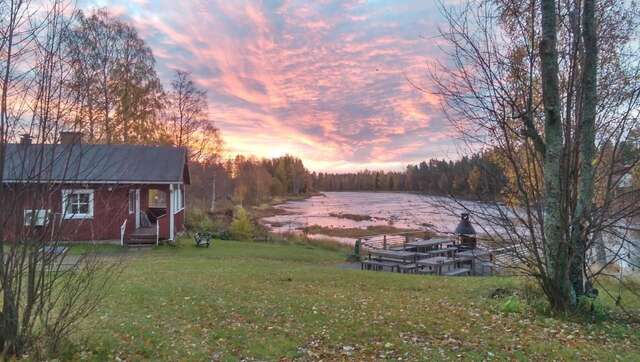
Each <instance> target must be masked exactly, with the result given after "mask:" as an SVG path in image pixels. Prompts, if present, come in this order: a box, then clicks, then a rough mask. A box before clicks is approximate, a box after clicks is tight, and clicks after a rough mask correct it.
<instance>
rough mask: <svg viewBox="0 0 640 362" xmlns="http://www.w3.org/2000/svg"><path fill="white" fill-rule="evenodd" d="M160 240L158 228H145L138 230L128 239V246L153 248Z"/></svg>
mask: <svg viewBox="0 0 640 362" xmlns="http://www.w3.org/2000/svg"><path fill="white" fill-rule="evenodd" d="M157 240H158V236H157V234H156V228H155V227H154V226H152V227H145V228H138V229H136V230H135V231H134V232H133V233H131V235H129V236H128V237H127V240H126V242H127V246H151V245H155V244H156V241H157Z"/></svg>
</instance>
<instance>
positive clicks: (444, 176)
mask: <svg viewBox="0 0 640 362" xmlns="http://www.w3.org/2000/svg"><path fill="white" fill-rule="evenodd" d="M191 173H192V175H191V179H192V185H191V187H190V191H189V193H190V195H191V196H190V198H191V199H192V205H193V204H196V205H198V206H200V207H202V208H210V207H211V195H212V193H213V189H214V185H213V183H214V182H215V195H216V202H217V207H223V205H225V206H229V205H238V204H240V205H245V206H248V205H260V204H262V203H266V202H269V201H271V200H272V199H273V198H276V197H285V196H303V195H309V194H311V193H314V192H318V191H404V192H420V193H425V194H430V195H446V196H449V195H453V196H456V197H461V198H468V199H482V200H495V199H497V198H498V197H499V194H500V190H501V189H502V188H503V187H504V186H505V183H506V181H505V180H506V177H505V176H504V175H503V174H502V172H501V170H500V167H498V166H497V163H496V162H494V161H493V155H492V154H491V153H478V154H474V155H472V156H470V157H462V158H461V159H459V160H455V161H445V160H435V159H432V160H428V161H423V162H421V163H419V164H417V165H409V166H407V168H406V170H405V171H402V172H401V171H369V170H364V171H360V172H357V173H344V174H337V173H324V172H320V173H317V172H310V171H309V170H307V169H306V168H305V166H304V164H303V162H302V160H301V159H299V158H297V157H294V156H290V155H286V156H282V157H278V158H273V159H259V158H255V157H244V156H236V157H235V158H233V159H229V160H227V161H224V162H218V163H214V164H205V163H198V162H196V163H192V165H191Z"/></svg>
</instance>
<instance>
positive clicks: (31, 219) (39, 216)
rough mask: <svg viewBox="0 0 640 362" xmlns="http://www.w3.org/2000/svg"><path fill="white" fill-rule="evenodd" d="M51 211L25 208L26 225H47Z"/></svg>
mask: <svg viewBox="0 0 640 362" xmlns="http://www.w3.org/2000/svg"><path fill="white" fill-rule="evenodd" d="M50 214H51V211H50V210H48V209H35V210H30V209H25V210H24V225H25V226H45V225H46V224H48V223H49V216H50Z"/></svg>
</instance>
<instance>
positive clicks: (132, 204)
mask: <svg viewBox="0 0 640 362" xmlns="http://www.w3.org/2000/svg"><path fill="white" fill-rule="evenodd" d="M127 197H128V201H127V202H128V203H129V215H133V214H135V213H136V190H135V189H131V190H129V194H127ZM132 197H133V199H132ZM131 201H133V202H131Z"/></svg>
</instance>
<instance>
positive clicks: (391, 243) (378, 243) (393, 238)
mask: <svg viewBox="0 0 640 362" xmlns="http://www.w3.org/2000/svg"><path fill="white" fill-rule="evenodd" d="M426 237H429V235H428V234H427V233H426V232H406V233H397V234H380V235H373V236H367V237H363V238H360V240H361V241H362V244H361V246H362V247H363V248H365V249H378V250H395V249H404V247H405V245H406V244H407V243H410V242H411V241H413V240H415V239H416V238H426Z"/></svg>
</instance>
